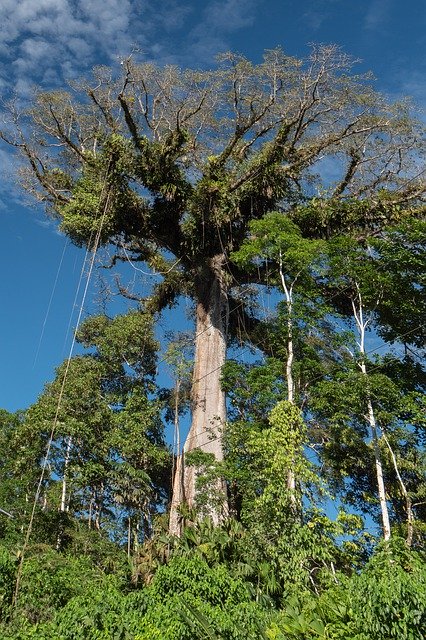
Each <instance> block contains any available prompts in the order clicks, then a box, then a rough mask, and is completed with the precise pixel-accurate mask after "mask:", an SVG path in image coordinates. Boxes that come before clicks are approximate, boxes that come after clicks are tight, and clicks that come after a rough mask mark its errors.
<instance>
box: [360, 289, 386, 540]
mask: <svg viewBox="0 0 426 640" xmlns="http://www.w3.org/2000/svg"><path fill="white" fill-rule="evenodd" d="M357 291H358V304H357V305H356V304H355V302H354V301H353V300H352V309H353V314H354V318H355V322H356V325H357V328H358V333H359V343H358V347H359V351H360V354H361V363H360V365H359V366H360V369H361V372H362V374H363V375H364V376H365V379H366V390H367V416H366V418H367V420H368V423H369V425H370V432H371V441H372V443H373V451H374V461H375V466H376V480H377V492H378V496H379V502H380V511H381V516H382V528H383V538H384V539H385V540H389V538H390V536H391V528H390V520H389V511H388V505H387V501H386V487H385V482H384V478H383V464H382V456H381V453H380V446H379V436H378V428H377V423H376V417H375V415H374V408H373V403H372V401H371V394H370V391H369V388H368V374H367V367H366V364H365V330H366V328H367V325H368V319H367V320H365V319H364V313H363V305H362V297H361V292H360V291H359V288H358V286H357Z"/></svg>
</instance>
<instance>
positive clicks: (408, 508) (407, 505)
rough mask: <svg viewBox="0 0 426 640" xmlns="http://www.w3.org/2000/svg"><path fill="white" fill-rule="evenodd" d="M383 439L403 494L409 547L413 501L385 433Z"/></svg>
mask: <svg viewBox="0 0 426 640" xmlns="http://www.w3.org/2000/svg"><path fill="white" fill-rule="evenodd" d="M383 440H384V441H385V442H386V445H387V447H388V449H389V453H390V455H391V458H392V463H393V468H394V470H395V473H396V477H397V478H398V482H399V486H400V487H401V492H402V495H403V496H404V499H405V511H406V513H407V538H406V543H407V547H411V545H412V544H413V536H414V513H413V503H412V502H411V498H410V494H409V493H408V491H407V487H406V486H405V483H404V481H403V479H402V476H401V474H400V472H399V467H398V462H397V459H396V456H395V453H394V451H393V449H392V447H391V445H390V442H389V440H388V438H387V437H386V434H385V433H383Z"/></svg>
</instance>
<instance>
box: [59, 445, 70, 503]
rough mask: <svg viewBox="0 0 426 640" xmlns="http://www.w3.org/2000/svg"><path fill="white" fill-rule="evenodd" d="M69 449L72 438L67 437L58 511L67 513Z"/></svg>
mask: <svg viewBox="0 0 426 640" xmlns="http://www.w3.org/2000/svg"><path fill="white" fill-rule="evenodd" d="M71 447H72V437H71V436H69V437H68V439H67V448H66V451H65V458H64V475H63V477H62V493H61V506H60V508H59V510H60V511H63V512H64V511H68V506H67V473H68V466H69V462H70V457H71Z"/></svg>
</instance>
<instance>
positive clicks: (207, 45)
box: [187, 0, 261, 63]
mask: <svg viewBox="0 0 426 640" xmlns="http://www.w3.org/2000/svg"><path fill="white" fill-rule="evenodd" d="M260 5H261V2H259V1H257V2H256V0H215V1H214V2H210V3H209V4H207V6H206V7H205V9H204V12H203V15H202V18H201V20H200V22H199V23H198V24H197V25H196V26H195V27H194V28H193V29H192V30H191V31H190V33H189V34H188V53H187V57H188V59H193V60H196V61H197V62H198V63H199V62H204V63H209V62H211V61H212V60H213V58H214V57H215V55H217V54H218V53H220V52H223V51H226V50H229V49H230V48H231V46H230V36H231V34H234V33H235V32H236V31H239V30H240V29H244V28H246V27H250V26H251V25H253V23H254V21H255V19H256V13H257V11H258V10H259V7H260ZM188 62H189V60H188Z"/></svg>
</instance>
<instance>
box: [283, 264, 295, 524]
mask: <svg viewBox="0 0 426 640" xmlns="http://www.w3.org/2000/svg"><path fill="white" fill-rule="evenodd" d="M279 269H280V278H281V284H282V288H283V291H284V295H285V300H286V306H287V361H286V368H285V373H286V382H287V399H288V401H289V402H290V403H291V404H294V379H293V360H294V349H293V285H294V283H295V282H296V279H297V276H296V278H295V279H294V280H293V282H292V284H291V285H290V286H288V285H287V282H286V279H285V275H284V272H283V264H282V256H281V251H280V258H279ZM293 467H294V461H293V465H292V466H290V468H289V470H288V473H287V489H288V490H289V492H290V501H291V505H292V509H293V510H294V511H296V508H297V500H296V475H295V473H294V468H293Z"/></svg>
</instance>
